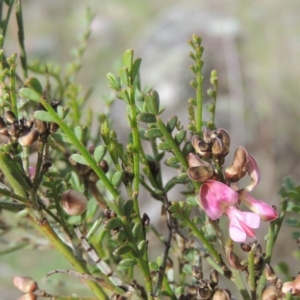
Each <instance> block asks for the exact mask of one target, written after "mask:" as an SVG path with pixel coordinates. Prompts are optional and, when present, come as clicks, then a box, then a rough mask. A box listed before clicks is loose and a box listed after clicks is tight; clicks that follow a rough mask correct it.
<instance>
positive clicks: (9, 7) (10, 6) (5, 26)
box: [1, 1, 13, 47]
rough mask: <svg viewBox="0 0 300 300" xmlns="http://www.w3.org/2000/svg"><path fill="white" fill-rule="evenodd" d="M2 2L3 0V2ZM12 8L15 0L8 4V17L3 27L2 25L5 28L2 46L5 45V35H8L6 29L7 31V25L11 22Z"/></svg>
mask: <svg viewBox="0 0 300 300" xmlns="http://www.w3.org/2000/svg"><path fill="white" fill-rule="evenodd" d="M2 2H3V1H1V3H2ZM12 8H13V1H10V5H9V6H8V11H7V14H6V18H5V21H4V24H3V27H2V28H3V30H2V35H3V41H2V47H3V45H4V40H5V37H6V31H7V27H8V22H9V19H10V15H11V12H12ZM1 21H2V20H1Z"/></svg>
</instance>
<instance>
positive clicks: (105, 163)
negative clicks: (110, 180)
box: [98, 159, 109, 173]
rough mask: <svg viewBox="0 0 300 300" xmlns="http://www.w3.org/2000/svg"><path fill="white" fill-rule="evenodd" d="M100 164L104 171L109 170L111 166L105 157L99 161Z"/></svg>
mask: <svg viewBox="0 0 300 300" xmlns="http://www.w3.org/2000/svg"><path fill="white" fill-rule="evenodd" d="M98 166H99V167H100V168H101V169H102V170H103V172H104V173H107V172H108V169H109V167H108V163H107V161H106V160H105V159H102V160H101V161H100V162H99V164H98Z"/></svg>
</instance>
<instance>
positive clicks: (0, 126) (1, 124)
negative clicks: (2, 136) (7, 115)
mask: <svg viewBox="0 0 300 300" xmlns="http://www.w3.org/2000/svg"><path fill="white" fill-rule="evenodd" d="M4 128H6V124H5V122H4V120H3V118H2V117H0V132H1V130H2V129H4Z"/></svg>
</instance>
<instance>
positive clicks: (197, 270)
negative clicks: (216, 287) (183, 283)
mask: <svg viewBox="0 0 300 300" xmlns="http://www.w3.org/2000/svg"><path fill="white" fill-rule="evenodd" d="M192 274H193V276H194V277H195V278H196V279H197V280H200V279H202V278H203V272H202V270H201V269H200V268H199V267H198V266H195V265H193V266H192Z"/></svg>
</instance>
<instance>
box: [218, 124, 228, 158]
mask: <svg viewBox="0 0 300 300" xmlns="http://www.w3.org/2000/svg"><path fill="white" fill-rule="evenodd" d="M217 136H218V138H219V139H220V140H221V142H222V145H223V151H222V155H223V156H226V155H227V154H228V153H229V148H230V136H229V134H228V132H227V131H226V130H225V129H223V128H219V129H218V131H217Z"/></svg>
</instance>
